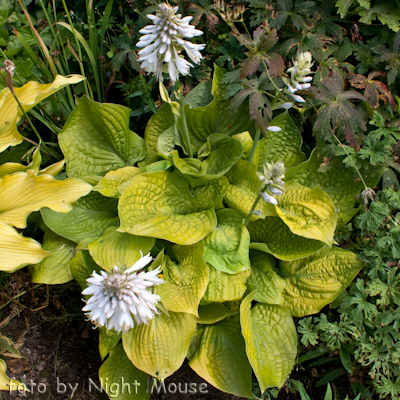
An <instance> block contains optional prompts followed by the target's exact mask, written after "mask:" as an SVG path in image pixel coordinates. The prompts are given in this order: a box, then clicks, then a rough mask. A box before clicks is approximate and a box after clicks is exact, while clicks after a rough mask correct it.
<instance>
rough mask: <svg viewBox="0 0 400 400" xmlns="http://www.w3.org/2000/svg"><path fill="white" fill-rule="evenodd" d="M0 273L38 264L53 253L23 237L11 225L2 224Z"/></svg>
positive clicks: (0, 233) (34, 241)
mask: <svg viewBox="0 0 400 400" xmlns="http://www.w3.org/2000/svg"><path fill="white" fill-rule="evenodd" d="M0 254H1V257H0V271H6V272H13V271H15V270H17V269H19V268H22V267H25V265H28V264H37V263H38V262H40V261H42V260H43V259H44V258H45V257H48V256H49V255H50V254H51V253H48V252H47V251H45V250H43V249H42V246H41V245H40V244H39V243H38V242H37V241H36V240H33V239H31V238H26V237H23V236H22V235H21V234H19V233H18V232H17V231H16V230H15V229H14V228H12V227H11V226H10V225H7V224H5V223H3V222H0Z"/></svg>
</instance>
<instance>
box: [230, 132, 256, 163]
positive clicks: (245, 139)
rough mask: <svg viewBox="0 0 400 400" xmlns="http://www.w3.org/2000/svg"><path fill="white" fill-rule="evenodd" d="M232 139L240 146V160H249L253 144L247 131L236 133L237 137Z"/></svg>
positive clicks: (234, 136)
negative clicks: (241, 152)
mask: <svg viewBox="0 0 400 400" xmlns="http://www.w3.org/2000/svg"><path fill="white" fill-rule="evenodd" d="M232 137H233V138H235V139H237V140H239V142H240V143H241V144H242V147H243V154H242V157H241V158H242V159H243V160H247V159H248V158H249V155H250V152H251V149H252V147H253V143H254V141H253V138H252V137H251V135H250V133H249V131H245V132H242V133H238V134H237V135H233V136H232Z"/></svg>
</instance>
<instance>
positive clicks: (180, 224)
mask: <svg viewBox="0 0 400 400" xmlns="http://www.w3.org/2000/svg"><path fill="white" fill-rule="evenodd" d="M197 208H198V205H197V200H196V199H195V198H194V197H193V196H192V195H191V193H190V191H189V185H188V183H187V181H186V180H185V179H184V178H183V177H181V176H179V175H178V174H177V173H172V172H168V171H162V172H149V173H145V174H141V175H138V176H135V177H134V178H133V179H132V180H131V181H130V182H129V184H128V186H127V187H126V189H125V190H124V192H123V193H122V196H121V198H120V200H119V204H118V210H119V216H120V218H121V226H120V228H119V231H120V232H128V233H131V234H132V235H141V236H151V237H156V238H159V239H166V240H169V241H171V242H174V243H178V244H182V245H189V244H193V243H196V242H198V241H200V240H201V239H203V237H205V236H206V235H207V234H208V233H209V232H211V231H212V230H213V229H214V228H215V226H216V223H217V220H216V217H215V212H214V209H213V208H209V209H207V210H203V211H200V212H196V211H197Z"/></svg>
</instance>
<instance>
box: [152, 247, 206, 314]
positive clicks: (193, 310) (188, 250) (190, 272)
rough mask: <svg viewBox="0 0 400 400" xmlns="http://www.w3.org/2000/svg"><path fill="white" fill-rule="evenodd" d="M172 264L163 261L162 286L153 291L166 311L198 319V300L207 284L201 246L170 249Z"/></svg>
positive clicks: (169, 260) (168, 261) (168, 259)
mask: <svg viewBox="0 0 400 400" xmlns="http://www.w3.org/2000/svg"><path fill="white" fill-rule="evenodd" d="M172 252H173V258H174V260H176V261H172V260H171V259H170V258H169V257H168V258H167V263H166V266H165V267H164V269H163V279H164V281H165V283H163V284H162V285H159V286H157V287H155V288H154V293H157V294H158V295H159V296H160V297H161V301H162V303H163V304H164V305H165V307H167V309H168V310H169V311H173V312H185V313H188V314H193V315H194V316H196V317H197V316H198V312H197V309H198V308H199V303H200V299H201V298H202V297H203V294H204V292H205V291H206V288H207V284H208V267H207V264H206V263H205V262H204V260H203V253H204V248H203V245H202V244H201V243H196V244H194V245H191V246H180V245H175V246H173V247H172Z"/></svg>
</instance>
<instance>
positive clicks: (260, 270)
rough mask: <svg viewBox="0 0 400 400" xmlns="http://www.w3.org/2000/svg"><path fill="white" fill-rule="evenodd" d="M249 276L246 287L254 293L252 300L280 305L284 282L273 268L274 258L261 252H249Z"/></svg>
mask: <svg viewBox="0 0 400 400" xmlns="http://www.w3.org/2000/svg"><path fill="white" fill-rule="evenodd" d="M250 262H251V274H250V276H249V279H247V282H246V285H247V288H248V290H249V292H253V291H255V292H254V300H256V301H261V302H263V303H267V304H282V303H283V297H282V292H283V289H284V288H285V286H286V281H285V280H284V279H283V278H281V277H280V276H279V275H278V274H277V272H276V267H275V264H276V263H275V258H274V257H272V256H270V255H269V254H265V253H264V252H262V251H258V250H252V251H251V252H250Z"/></svg>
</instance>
